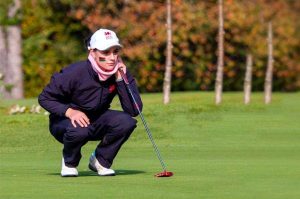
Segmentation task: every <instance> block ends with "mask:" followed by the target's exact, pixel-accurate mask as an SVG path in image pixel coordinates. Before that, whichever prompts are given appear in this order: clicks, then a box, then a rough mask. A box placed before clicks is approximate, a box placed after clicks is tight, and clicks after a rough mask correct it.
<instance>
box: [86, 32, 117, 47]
mask: <svg viewBox="0 0 300 199" xmlns="http://www.w3.org/2000/svg"><path fill="white" fill-rule="evenodd" d="M112 46H119V47H122V45H121V44H120V43H119V39H118V37H117V35H116V33H115V32H114V31H111V30H108V29H99V30H97V31H96V32H95V33H94V34H93V35H92V37H91V40H90V45H89V47H88V49H89V50H91V49H95V48H96V49H98V50H107V49H109V48H110V47H112Z"/></svg>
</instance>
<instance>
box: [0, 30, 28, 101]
mask: <svg viewBox="0 0 300 199" xmlns="http://www.w3.org/2000/svg"><path fill="white" fill-rule="evenodd" d="M21 42H22V40H21V28H20V27H19V26H17V25H14V26H8V27H7V44H8V45H7V58H8V59H7V62H8V63H7V66H8V67H7V68H6V70H5V81H4V83H5V85H8V86H10V85H11V86H12V87H11V90H10V89H9V90H8V92H5V98H12V99H21V98H23V97H24V95H23V72H22V57H21Z"/></svg>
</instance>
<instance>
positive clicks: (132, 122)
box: [114, 113, 137, 133]
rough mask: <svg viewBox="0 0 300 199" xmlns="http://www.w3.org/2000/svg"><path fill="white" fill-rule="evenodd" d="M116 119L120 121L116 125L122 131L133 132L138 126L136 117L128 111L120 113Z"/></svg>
mask: <svg viewBox="0 0 300 199" xmlns="http://www.w3.org/2000/svg"><path fill="white" fill-rule="evenodd" d="M114 119H115V121H116V122H117V123H118V124H117V125H116V126H117V127H118V128H119V130H120V131H123V132H130V133H131V132H132V131H133V130H134V129H135V128H136V123H137V121H136V119H134V118H132V117H131V116H130V115H128V114H126V113H123V114H120V115H119V116H117V117H116V118H114Z"/></svg>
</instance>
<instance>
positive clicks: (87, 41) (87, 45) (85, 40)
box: [84, 34, 92, 49]
mask: <svg viewBox="0 0 300 199" xmlns="http://www.w3.org/2000/svg"><path fill="white" fill-rule="evenodd" d="M91 37H92V34H90V35H89V36H88V37H86V38H85V39H84V45H85V47H86V49H89V47H90V41H91Z"/></svg>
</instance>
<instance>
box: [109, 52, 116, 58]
mask: <svg viewBox="0 0 300 199" xmlns="http://www.w3.org/2000/svg"><path fill="white" fill-rule="evenodd" d="M108 59H110V60H115V55H114V53H112V52H110V53H109V56H108Z"/></svg>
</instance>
